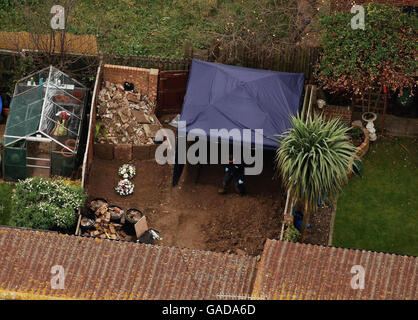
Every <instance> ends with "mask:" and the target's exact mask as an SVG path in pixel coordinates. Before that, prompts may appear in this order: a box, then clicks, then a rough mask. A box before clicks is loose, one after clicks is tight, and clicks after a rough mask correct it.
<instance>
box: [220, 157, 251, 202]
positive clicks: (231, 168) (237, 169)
mask: <svg viewBox="0 0 418 320" xmlns="http://www.w3.org/2000/svg"><path fill="white" fill-rule="evenodd" d="M233 180H235V181H236V183H235V191H236V192H237V193H239V195H240V196H243V195H244V193H245V185H244V165H243V164H235V163H234V158H233V157H232V155H231V156H230V157H229V164H228V165H227V166H226V167H225V174H224V180H223V183H222V188H220V189H219V190H218V193H219V194H226V193H227V192H228V187H229V185H230V184H231V182H232V181H233Z"/></svg>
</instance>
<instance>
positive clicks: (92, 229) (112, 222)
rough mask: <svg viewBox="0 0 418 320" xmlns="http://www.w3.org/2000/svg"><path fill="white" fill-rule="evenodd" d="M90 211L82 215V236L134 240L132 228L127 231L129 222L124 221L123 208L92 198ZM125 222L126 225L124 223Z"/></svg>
mask: <svg viewBox="0 0 418 320" xmlns="http://www.w3.org/2000/svg"><path fill="white" fill-rule="evenodd" d="M90 213H91V215H90V216H89V215H87V216H84V217H82V219H81V228H82V230H83V235H84V236H90V237H98V238H101V239H112V240H124V241H135V240H136V236H135V233H132V231H133V232H134V229H133V228H131V230H132V231H131V232H129V231H128V232H127V228H126V227H127V226H128V224H129V222H128V221H126V213H125V212H124V210H122V209H120V208H119V207H116V206H109V205H108V204H107V203H106V202H104V201H101V200H93V201H92V202H91V204H90ZM125 224H126V225H125Z"/></svg>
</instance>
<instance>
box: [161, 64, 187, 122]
mask: <svg viewBox="0 0 418 320" xmlns="http://www.w3.org/2000/svg"><path fill="white" fill-rule="evenodd" d="M188 78H189V71H187V70H176V71H161V72H160V77H159V81H158V98H157V108H156V114H157V115H162V114H167V113H180V112H181V109H182V106H183V99H184V95H185V94H186V88H187V80H188Z"/></svg>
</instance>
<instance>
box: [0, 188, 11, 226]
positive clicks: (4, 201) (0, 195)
mask: <svg viewBox="0 0 418 320" xmlns="http://www.w3.org/2000/svg"><path fill="white" fill-rule="evenodd" d="M12 190H13V184H7V183H5V182H0V225H8V224H9V218H10V212H11V205H12V203H11V196H12Z"/></svg>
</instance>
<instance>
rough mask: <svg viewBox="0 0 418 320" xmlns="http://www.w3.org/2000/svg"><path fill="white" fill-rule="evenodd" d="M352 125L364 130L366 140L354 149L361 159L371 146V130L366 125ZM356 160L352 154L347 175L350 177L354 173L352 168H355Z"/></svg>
mask: <svg viewBox="0 0 418 320" xmlns="http://www.w3.org/2000/svg"><path fill="white" fill-rule="evenodd" d="M351 126H352V127H358V128H360V129H361V130H362V131H363V134H364V140H363V142H362V144H361V145H359V146H358V147H357V149H356V150H355V151H354V153H355V154H356V155H357V157H359V158H360V159H362V158H363V157H364V156H365V155H366V153H367V151H369V146H370V137H369V131H368V130H367V129H366V128H365V127H363V126H362V125H358V124H356V123H352V124H351ZM354 160H356V158H355V157H354V156H352V157H351V161H350V164H349V168H348V170H347V176H348V178H351V176H352V174H353V171H352V169H353V163H354Z"/></svg>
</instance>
